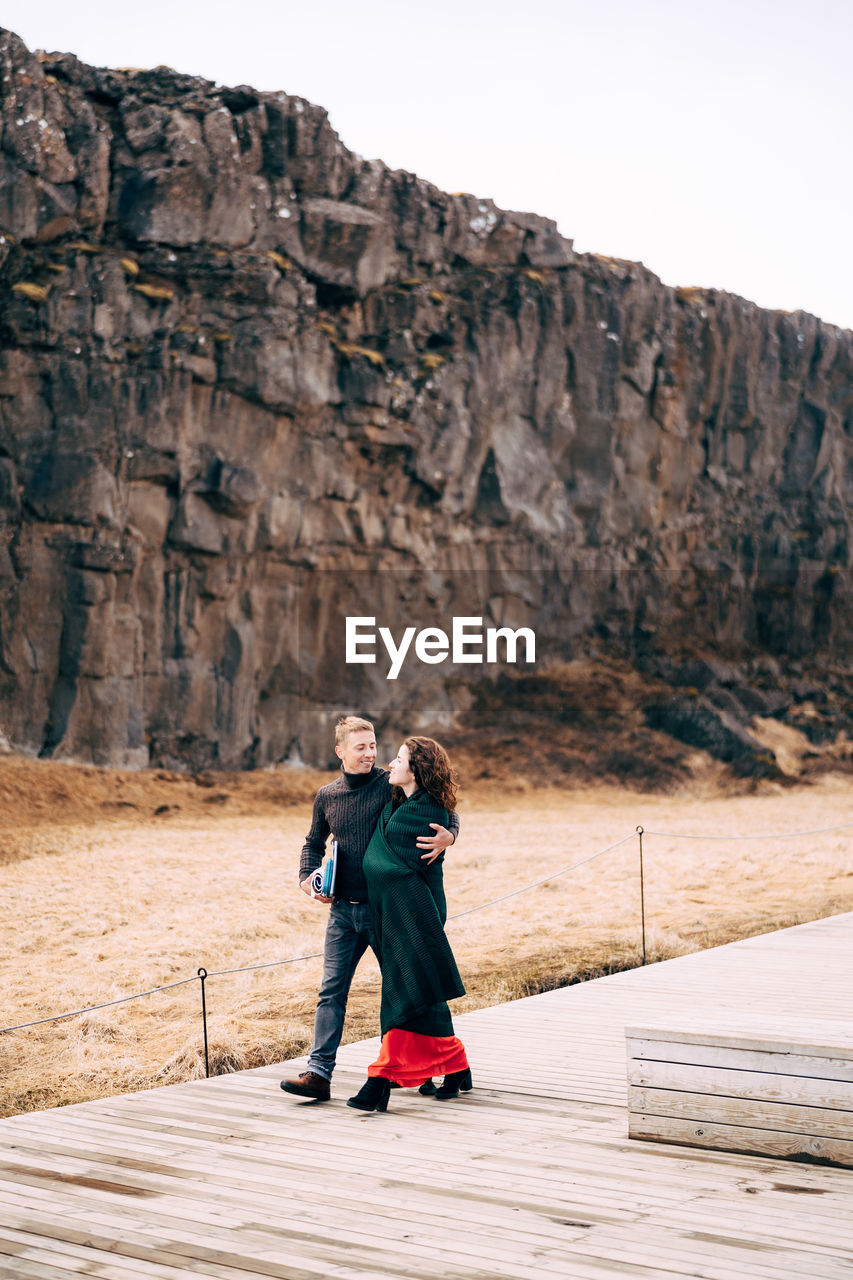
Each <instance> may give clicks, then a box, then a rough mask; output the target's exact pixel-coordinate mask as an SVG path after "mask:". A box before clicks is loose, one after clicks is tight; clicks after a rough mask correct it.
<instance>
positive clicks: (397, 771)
mask: <svg viewBox="0 0 853 1280" xmlns="http://www.w3.org/2000/svg"><path fill="white" fill-rule="evenodd" d="M388 769H389V778H388V781H389V782H390V783H391V785H392V786H394V787H407V786H409V785H410V784H411V783H412V782H414V780H415V775H414V774H413V773H412V770H411V767H410V765H409V748H408V747H407V746H406V744H405V742H404V743H403V745H402V747H401V748H400V750H399V751H398V752H397V754H396V756H395V757H394V759H393V760H392V761H391V763H390V764H389V766H388Z"/></svg>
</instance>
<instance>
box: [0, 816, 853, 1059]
mask: <svg viewBox="0 0 853 1280" xmlns="http://www.w3.org/2000/svg"><path fill="white" fill-rule="evenodd" d="M851 829H853V822H845V823H841V825H839V826H833V827H817V828H815V829H813V830H810V831H781V832H779V831H776V832H770V833H768V834H765V835H762V834H758V835H707V834H705V833H692V832H684V831H647V830H646V829H645V828H644V827H642V826H637V827H635V829H634V830H633V831H631V832H629V834H628V835H626V836H623V837H622V838H621V839H620V840H616V841H615V842H614V843H613V844H609V845H607V847H606V848H605V849H599V850H597V852H595V853H591V854H589V856H588V857H586V858H581V860H580V861H579V862H573V863H571V864H570V865H569V866H568V867H563V868H562V869H561V870H560V871H553V872H552V873H551V874H550V875H548V876H543V877H542V879H541V880H534V881H532V882H531V883H530V884H525V885H522V887H521V888H520V889H513V890H512V891H511V892H510V893H504V894H501V896H500V897H498V898H491V899H490V900H489V901H488V902H481V903H479V905H478V906H476V907H467V908H466V909H465V910H464V911H457V912H456V913H455V914H454V915H452V916H448V917H447V922H448V924H449V923H450V922H451V921H453V920H459V919H461V918H462V917H463V916H468V915H472V914H473V913H474V912H476V911H485V910H487V909H488V908H489V907H494V906H497V904H498V903H500V902H506V901H507V900H508V899H509V898H516V897H518V896H519V894H522V893H528V892H529V891H530V890H531V889H538V888H539V887H540V886H541V885H543V884H548V883H549V882H550V881H552V880H559V879H560V877H561V876H565V875H568V873H569V872H570V871H577V870H578V868H579V867H584V866H586V865H587V864H588V863H590V862H594V861H595V860H596V859H597V858H603V857H604V856H605V854H608V853H612V852H613V851H614V850H615V849H620V848H621V847H622V846H623V845H625V844H627V843H628V842H629V841H630V840H634V839H636V840H637V842H638V851H639V881H640V930H641V935H642V961H641V963H642V964H646V910H645V875H644V870H643V836H644V835H645V836H657V837H659V838H662V839H667V840H792V839H796V838H802V837H805V836H816V835H829V834H831V833H833V832H835V831H848V830H851ZM322 955H323V952H322V951H312V952H310V953H309V954H308V955H304V956H289V957H287V958H286V959H284V960H267V961H262V962H261V963H259V964H249V965H243V966H240V967H237V968H233V969H213V970H207V969H205V968H203V967H201V968H199V970H198V971H197V973H195V974H194V975H193V976H192V977H189V978H180V979H179V980H178V981H177V982H169V983H166V984H165V985H164V986H161V987H152V988H151V989H150V990H149V991H139V992H136V993H135V994H133V995H129V996H120V997H119V998H118V999H116V1000H107V1001H104V1003H102V1004H93V1005H87V1007H86V1008H85V1009H72V1010H70V1011H68V1012H67V1013H55V1014H52V1015H51V1016H50V1017H47V1018H37V1019H35V1021H33V1022H20V1023H17V1024H16V1025H14V1026H10V1027H0V1035H5V1034H6V1033H7V1032H11V1031H25V1030H27V1029H28V1028H30V1027H40V1026H43V1025H44V1024H45V1023H48V1022H64V1021H65V1020H66V1019H68V1018H77V1017H81V1016H82V1015H83V1014H86V1013H96V1012H97V1011H98V1010H100V1009H110V1008H113V1006H115V1005H119V1004H128V1003H129V1002H130V1001H131V1000H142V999H145V998H146V997H147V996H154V995H159V994H160V993H161V992H163V991H173V990H174V989H175V988H176V987H185V986H187V985H188V984H189V983H190V982H198V983H199V984H200V988H201V1010H202V1015H201V1016H202V1027H203V1032H204V1069H205V1075H206V1076H207V1077H208V1078H209V1077H210V1054H209V1047H208V1032H207V994H206V988H205V984H206V982H207V980H208V978H221V977H225V976H226V975H228V974H234V973H252V972H254V971H256V970H258V969H274V968H278V967H280V966H281V965H286V964H298V963H300V962H301V961H303V960H317V959H319V958H320V957H321V956H322Z"/></svg>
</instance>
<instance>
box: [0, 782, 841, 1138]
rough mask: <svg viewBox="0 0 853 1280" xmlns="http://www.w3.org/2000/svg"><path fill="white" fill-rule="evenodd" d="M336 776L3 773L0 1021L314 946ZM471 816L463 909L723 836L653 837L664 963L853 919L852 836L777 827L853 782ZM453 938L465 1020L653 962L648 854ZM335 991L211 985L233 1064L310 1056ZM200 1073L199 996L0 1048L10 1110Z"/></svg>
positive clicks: (480, 811) (355, 1024)
mask: <svg viewBox="0 0 853 1280" xmlns="http://www.w3.org/2000/svg"><path fill="white" fill-rule="evenodd" d="M328 776H329V775H323V774H319V773H317V774H314V773H309V772H308V771H292V772H288V771H282V772H280V773H276V774H253V775H243V776H241V777H236V778H234V777H232V778H230V779H229V778H224V777H222V776H219V777H214V776H212V775H205V776H204V777H201V778H199V779H197V780H193V779H191V778H186V777H180V776H179V775H170V774H159V775H155V774H147V775H144V774H116V773H109V772H107V771H103V772H101V771H96V770H79V769H77V770H75V769H73V768H71V767H70V766H68V767H63V766H57V765H49V764H46V763H41V764H40V763H39V762H31V761H27V762H22V761H16V760H14V759H7V760H3V761H0V800H2V802H3V803H2V805H0V841H1V842H2V844H0V847H1V848H2V850H3V852H4V853H5V854H6V857H5V859H3V862H4V868H3V871H4V882H5V892H4V895H3V902H2V906H0V917H2V934H0V936H2V939H3V942H2V951H0V956H2V968H1V969H0V973H2V977H1V978H0V1009H2V1015H0V1021H1V1022H2V1024H3V1025H8V1024H12V1023H18V1022H26V1021H30V1020H34V1019H37V1018H44V1017H48V1016H50V1015H52V1014H55V1013H59V1012H62V1011H64V1010H71V1009H78V1008H81V1007H83V1006H87V1005H92V1004H98V1003H101V1002H103V1001H108V1000H114V999H118V998H119V997H122V996H124V995H128V994H132V993H135V992H139V991H146V990H148V989H150V988H152V987H155V986H160V985H162V984H166V983H170V982H175V981H178V980H180V979H183V978H190V977H192V975H194V974H196V971H197V970H198V968H199V966H201V965H203V966H205V967H206V968H207V969H208V970H209V971H210V972H211V973H213V972H214V971H215V970H219V969H227V968H233V967H238V966H243V965H249V964H256V963H263V962H267V961H272V960H278V959H284V958H287V957H291V956H301V955H308V954H311V953H313V952H317V951H319V950H320V949H321V946H322V935H323V928H324V925H325V919H326V911H327V908H325V907H323V906H321V905H320V904H317V903H314V902H311V901H310V900H309V899H307V898H306V897H305V896H304V895H303V894H301V893H300V892H299V891H298V889H297V888H296V866H297V863H298V855H299V849H300V848H301V845H302V842H303V839H304V835H305V831H306V830H307V827H308V823H309V819H310V798H311V795H312V794H313V791H314V789H315V788H316V786H317V785H318V783H319V782H321V781H323V780H326V779H327V778H328ZM63 797H64V798H63ZM223 797H224V798H223ZM164 805H169V806H170V807H167V808H164V807H163V806H164ZM157 810H160V812H157ZM461 814H462V821H463V834H462V837H461V839H460V841H459V844H458V845H457V847H456V848H455V849H454V850H453V851H452V853H451V854H450V855H448V859H447V870H446V883H447V890H448V900H449V903H450V910H451V913H453V912H459V911H464V910H466V909H467V908H468V907H472V906H475V905H477V904H479V903H482V902H486V901H488V900H489V899H491V898H494V897H497V896H499V895H500V894H503V893H508V892H510V891H511V890H513V889H516V888H520V887H521V886H523V885H525V884H528V883H530V882H531V881H534V880H537V879H540V878H541V877H542V876H544V875H547V874H548V873H549V872H552V871H556V870H560V869H561V868H562V867H564V866H568V865H569V864H570V863H573V862H577V861H580V860H581V859H583V858H586V857H588V856H589V855H590V854H593V853H595V852H597V851H598V850H600V849H603V848H605V847H606V846H608V845H610V844H612V843H613V842H614V841H616V840H619V839H620V838H621V837H623V836H625V835H627V834H629V833H630V832H632V831H633V830H634V828H635V827H636V825H637V824H638V823H640V824H642V825H643V826H644V827H645V828H646V831H647V832H653V831H682V832H694V833H702V834H711V835H719V836H722V837H723V839H721V840H719V841H694V840H675V839H672V838H669V837H662V836H658V835H652V834H648V835H647V836H646V837H645V845H644V853H645V871H646V916H647V925H648V938H649V952H650V956H651V957H652V958H660V957H665V956H668V955H673V954H677V953H679V952H683V951H686V950H693V949H696V948H699V947H703V946H707V945H710V944H712V943H714V942H718V941H724V940H727V939H729V938H732V937H737V936H743V935H745V934H749V933H757V932H762V931H764V930H766V929H771V928H774V927H778V926H780V925H784V924H790V923H796V922H797V921H799V920H806V919H813V918H816V917H818V916H821V915H826V914H830V913H832V912H836V911H845V910H853V839H851V836H853V829H851V830H847V831H836V832H828V833H825V834H821V835H815V836H811V837H804V838H800V839H797V840H783V839H779V838H773V835H772V833H782V832H786V831H799V830H804V829H812V828H823V827H828V826H837V825H841V824H843V823H853V781H851V779H850V778H849V777H846V778H842V777H839V776H833V775H828V776H826V777H824V778H822V779H820V780H819V781H818V782H816V783H814V784H813V785H812V786H810V787H800V788H795V789H785V790H781V789H777V788H773V787H768V788H767V789H765V791H764V792H763V793H760V794H754V795H738V796H728V797H726V796H721V795H719V794H715V792H714V788H713V786H712V785H710V784H708V785H707V786H706V788H705V791H704V793H702V792H701V790H699V789H698V788H697V787H696V786H694V793H693V794H686V793H683V794H678V795H668V796H641V795H637V794H632V793H627V792H625V791H622V790H619V789H615V788H605V787H600V788H595V789H586V790H583V791H561V790H556V789H536V788H533V787H530V786H527V785H525V784H524V783H523V782H517V783H515V784H510V785H506V784H504V785H502V786H501V787H500V788H497V787H493V789H492V790H491V791H489V790H487V789H485V788H484V786H481V787H479V788H478V789H474V790H472V791H469V792H468V794H467V797H466V798H465V799H464V801H463V803H462V805H461ZM764 833H770V834H768V836H767V838H765V839H746V838H745V837H748V836H755V835H760V834H764ZM448 929H449V933H450V936H451V939H452V942H453V945H454V948H455V950H456V953H457V957H458V959H459V963H460V968H461V969H462V972H463V974H464V976H465V978H466V983H467V985H468V988H469V995H468V996H467V997H465V999H464V1000H462V1001H459V1002H457V1004H456V1008H457V1010H459V1011H461V1010H462V1009H465V1008H472V1007H476V1006H477V1005H482V1004H489V1003H495V1002H497V1001H500V1000H504V999H509V998H513V997H515V996H517V995H522V994H526V993H527V992H530V991H535V990H540V989H542V988H543V987H546V986H549V985H554V984H558V983H562V982H565V981H568V980H571V979H572V978H573V977H574V976H577V975H583V974H587V973H594V972H601V971H607V969H608V968H610V967H621V966H623V965H626V964H631V963H635V962H636V961H637V960H638V958H639V941H640V933H639V883H638V858H637V841H636V839H632V840H630V841H629V842H628V843H627V844H626V845H624V846H622V847H620V848H619V849H616V850H614V851H613V852H612V853H610V854H607V855H604V856H603V857H601V858H597V859H596V860H594V861H592V862H590V863H588V864H587V865H585V866H583V867H580V868H578V869H577V870H576V871H572V872H570V873H568V874H567V875H564V876H562V877H560V878H559V879H557V880H555V881H553V882H552V883H550V884H547V885H543V886H541V887H539V888H537V889H533V890H531V891H529V892H526V893H522V894H520V895H519V896H517V897H514V898H510V899H509V900H508V901H506V902H503V903H501V904H499V905H497V906H493V907H488V908H486V909H485V910H483V911H478V912H475V913H473V914H471V915H467V916H464V917H462V918H461V919H459V920H458V921H456V922H451V923H450V924H449V926H448ZM319 978H320V961H319V960H305V961H300V962H298V963H294V964H289V965H286V966H282V967H275V968H267V969H261V970H258V971H256V972H253V973H246V974H229V975H222V976H214V977H211V978H210V979H209V980H208V982H207V997H208V1012H209V1017H210V1037H211V1056H212V1062H213V1066H214V1069H216V1070H232V1069H235V1068H240V1067H245V1066H254V1065H259V1064H261V1063H264V1062H272V1061H278V1060H281V1059H283V1058H286V1057H288V1056H293V1055H295V1054H297V1053H299V1052H302V1051H303V1050H304V1049H305V1048H306V1047H307V1044H308V1042H309V1040H310V1034H311V1025H312V1019H313V1011H314V1002H315V996H316V991H317V987H318V983H319ZM378 996H379V983H378V972H377V969H376V966H375V963H374V962H373V960H372V957H368V958H366V959H365V960H364V961H363V962H362V966H361V968H360V970H359V973H358V975H357V977H356V983H355V986H354V989H353V995H352V998H351V1005H350V1017H349V1020H348V1025H347V1036H348V1038H350V1039H352V1038H358V1037H361V1036H364V1035H368V1034H373V1033H374V1032H375V1031H376V1015H377V1010H378ZM203 1072H204V1062H203V1047H202V1037H201V1019H200V991H199V983H198V982H197V981H195V982H190V983H188V984H186V985H184V986H180V987H177V988H175V989H172V990H170V991H167V992H164V993H161V994H156V995H150V996H147V997H145V998H144V999H141V1000H135V1001H133V1002H131V1003H127V1004H121V1005H117V1006H114V1007H112V1008H107V1009H103V1010H100V1011H97V1012H94V1013H89V1014H85V1015H83V1016H81V1017H76V1018H72V1019H69V1020H67V1021H65V1022H58V1023H56V1022H54V1023H47V1024H45V1025H43V1026H40V1027H36V1028H32V1029H30V1030H27V1031H20V1032H11V1033H6V1034H5V1035H2V1036H0V1079H2V1082H3V1083H2V1091H0V1114H10V1113H13V1112H16V1111H19V1110H22V1109H26V1108H30V1107H44V1106H50V1105H55V1104H58V1103H66V1102H72V1101H79V1100H82V1099H84V1098H90V1097H97V1096H102V1095H106V1094H110V1093H116V1092H123V1091H127V1090H131V1089H136V1088H143V1087H149V1086H152V1085H155V1084H158V1083H167V1082H169V1083H171V1082H174V1081H177V1080H181V1079H186V1078H189V1077H192V1076H195V1075H199V1074H203Z"/></svg>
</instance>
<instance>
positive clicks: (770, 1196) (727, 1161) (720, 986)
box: [0, 915, 853, 1280]
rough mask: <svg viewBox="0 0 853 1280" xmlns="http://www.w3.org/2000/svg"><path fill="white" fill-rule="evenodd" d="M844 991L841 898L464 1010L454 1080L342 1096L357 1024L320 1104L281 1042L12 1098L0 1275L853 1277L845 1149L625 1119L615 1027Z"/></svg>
mask: <svg viewBox="0 0 853 1280" xmlns="http://www.w3.org/2000/svg"><path fill="white" fill-rule="evenodd" d="M851 992H853V915H846V916H836V917H833V918H832V919H829V920H824V921H818V922H816V923H814V924H809V925H803V926H800V927H798V928H795V929H788V930H785V931H783V932H780V933H775V934H769V935H766V936H764V937H759V938H754V939H750V940H748V941H746V942H739V943H734V944H731V945H730V946H727V947H720V948H717V949H716V950H713V951H706V952H703V953H701V954H698V955H693V956H686V957H683V958H680V959H677V960H670V961H667V962H666V963H664V964H659V965H654V966H650V967H649V968H647V969H638V970H634V971H632V972H629V973H624V974H617V975H614V976H613V977H609V978H601V979H598V980H597V981H595V982H589V983H586V984H585V985H583V986H578V987H571V988H568V989H565V990H562V991H554V992H550V993H548V994H546V995H541V996H534V997H531V998H530V999H528V1000H520V1001H517V1002H515V1003H513V1004H508V1005H501V1006H499V1007H497V1008H493V1009H483V1010H479V1011H478V1012H476V1013H470V1014H466V1015H464V1016H463V1017H460V1018H459V1019H458V1020H457V1028H458V1031H459V1034H460V1035H461V1036H462V1037H463V1039H464V1040H465V1042H466V1044H467V1046H468V1050H469V1055H470V1058H471V1062H472V1066H473V1071H474V1080H475V1086H476V1087H475V1089H474V1091H473V1092H472V1093H471V1094H469V1095H466V1096H463V1097H462V1098H460V1099H459V1100H457V1101H454V1102H447V1103H438V1102H435V1101H434V1100H432V1099H430V1098H421V1097H419V1096H418V1095H417V1094H416V1093H412V1092H409V1091H406V1092H403V1091H398V1092H395V1093H392V1095H391V1105H390V1109H389V1111H388V1113H387V1114H386V1115H378V1114H367V1115H365V1114H363V1113H360V1112H357V1111H353V1110H351V1109H350V1108H347V1107H346V1106H345V1105H344V1104H345V1100H346V1098H347V1096H349V1094H351V1093H352V1092H354V1091H355V1089H356V1088H357V1086H358V1085H359V1084H360V1083H361V1081H362V1079H363V1076H364V1069H365V1066H366V1064H367V1063H368V1062H369V1061H370V1060H371V1058H372V1057H373V1056H374V1054H375V1049H376V1042H375V1041H368V1042H363V1043H360V1044H354V1045H349V1046H348V1047H347V1048H345V1049H344V1050H342V1053H341V1061H340V1067H339V1070H338V1072H337V1073H336V1075H335V1082H334V1095H335V1096H334V1099H333V1101H332V1102H331V1103H328V1104H315V1103H302V1102H299V1101H298V1100H296V1099H293V1098H289V1097H288V1096H286V1095H285V1094H283V1093H282V1092H281V1090H280V1089H279V1087H278V1081H279V1078H280V1076H281V1074H282V1070H281V1068H280V1067H266V1068H263V1069H261V1070H258V1071H247V1072H242V1073H240V1074H237V1075H232V1076H224V1077H220V1078H219V1079H215V1080H210V1081H195V1082H193V1083H191V1084H183V1085H176V1086H172V1087H170V1088H163V1089H157V1090H150V1091H147V1092H144V1093H137V1094H132V1095H128V1096H125V1097H121V1098H110V1099H105V1100H103V1101H98V1102H88V1103H83V1104H80V1105H77V1106H72V1107H67V1108H64V1109H61V1110H55V1111H46V1112H38V1113H32V1114H27V1115H22V1116H15V1117H13V1118H11V1119H8V1120H3V1121H0V1276H2V1277H3V1280H7V1278H9V1280H11V1278H14V1280H69V1277H74V1276H100V1277H103V1278H105V1280H151V1278H152V1277H154V1278H156V1280H198V1277H200V1276H201V1277H208V1278H209V1280H256V1278H257V1277H279V1278H282V1280H315V1278H317V1277H340V1278H352V1280H356V1278H358V1280H387V1278H388V1277H403V1276H405V1277H413V1278H415V1280H439V1278H440V1280H487V1278H491V1277H509V1278H511V1280H543V1278H544V1277H548V1276H552V1277H560V1278H563V1277H565V1278H566V1280H568V1278H571V1277H583V1278H588V1280H595V1278H600V1277H605V1276H622V1277H626V1276H629V1277H637V1278H638V1280H672V1278H673V1277H674V1276H701V1277H707V1278H709V1280H747V1277H748V1278H749V1280H791V1278H792V1277H798V1276H803V1277H809V1278H817V1280H823V1278H826V1280H830V1278H833V1280H851V1277H853V1171H850V1170H845V1169H839V1168H833V1167H828V1166H821V1165H813V1164H796V1163H791V1162H787V1161H782V1160H777V1159H772V1158H769V1157H763V1156H762V1157H750V1156H742V1155H734V1154H728V1153H722V1152H715V1151H705V1150H699V1149H694V1148H688V1147H678V1146H670V1145H665V1144H659V1143H647V1142H637V1141H629V1140H628V1138H627V1125H626V1082H625V1041H624V1028H625V1026H626V1025H631V1024H634V1025H636V1024H647V1025H653V1024H654V1023H656V1022H660V1023H662V1024H664V1025H667V1024H668V1025H673V1024H674V1023H675V1022H676V1021H677V1020H678V1019H679V1018H682V1017H683V1018H685V1019H688V1018H689V1019H691V1020H693V1019H695V1018H696V1016H697V1014H700V1013H701V1014H702V1016H703V1017H706V1018H712V1017H718V1018H719V1019H720V1021H721V1022H722V1021H724V1020H727V1019H732V1018H737V1020H738V1022H739V1024H740V1025H743V1023H744V1021H745V1020H747V1021H748V1020H749V1019H750V1018H751V1017H753V1016H754V1017H755V1018H756V1020H757V1021H758V1022H764V1021H766V1020H767V1019H768V1018H772V1019H774V1020H775V1021H776V1022H777V1023H783V1024H785V1023H787V1024H788V1025H791V1026H796V1023H797V1021H798V1020H799V1019H803V1018H808V1020H809V1021H810V1022H812V1023H813V1022H815V1021H818V1022H821V1021H822V1020H825V1021H826V1022H827V1024H828V1023H831V1022H835V1023H838V1022H839V1021H841V1020H844V1019H849V1017H850V1014H851V1011H852V1010H851V1005H853V996H851ZM294 1065H301V1060H300V1064H294ZM291 1070H292V1066H288V1068H287V1071H288V1074H289V1073H290V1072H291Z"/></svg>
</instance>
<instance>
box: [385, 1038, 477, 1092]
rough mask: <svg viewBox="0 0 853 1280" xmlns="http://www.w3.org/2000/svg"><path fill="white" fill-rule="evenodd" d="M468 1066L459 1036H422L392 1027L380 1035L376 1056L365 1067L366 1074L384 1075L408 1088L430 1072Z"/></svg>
mask: <svg viewBox="0 0 853 1280" xmlns="http://www.w3.org/2000/svg"><path fill="white" fill-rule="evenodd" d="M467 1066H468V1058H467V1057H466V1055H465V1046H464V1045H463V1043H462V1041H461V1040H460V1039H459V1038H458V1036H421V1035H418V1034H417V1032H415V1031H400V1030H398V1029H397V1028H392V1029H391V1030H390V1031H386V1032H385V1035H384V1036H383V1037H382V1045H381V1048H380V1050H379V1057H378V1058H377V1059H376V1061H375V1062H372V1063H371V1064H370V1066H369V1067H368V1068H367V1074H368V1076H384V1077H385V1079H386V1080H393V1081H394V1083H395V1084H399V1085H401V1086H402V1088H404V1089H411V1088H414V1086H415V1085H418V1084H423V1082H424V1080H428V1079H429V1078H430V1076H448V1075H451V1074H452V1073H453V1072H454V1071H464V1070H465V1068H466V1067H467Z"/></svg>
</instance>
